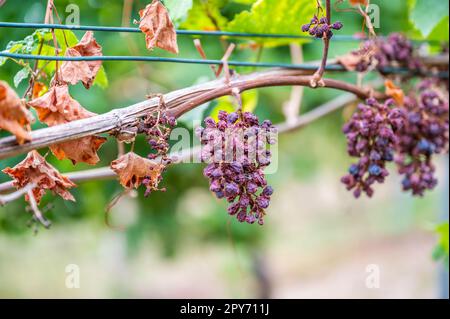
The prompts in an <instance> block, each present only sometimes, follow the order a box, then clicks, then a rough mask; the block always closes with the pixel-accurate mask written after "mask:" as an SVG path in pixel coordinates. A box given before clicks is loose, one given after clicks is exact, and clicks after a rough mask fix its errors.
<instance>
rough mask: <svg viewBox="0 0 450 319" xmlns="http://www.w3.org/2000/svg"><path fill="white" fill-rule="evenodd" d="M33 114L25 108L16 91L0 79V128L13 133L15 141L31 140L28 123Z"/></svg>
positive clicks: (31, 119) (32, 120) (20, 142)
mask: <svg viewBox="0 0 450 319" xmlns="http://www.w3.org/2000/svg"><path fill="white" fill-rule="evenodd" d="M33 122H34V117H33V114H32V113H31V112H30V111H29V110H28V109H27V108H26V106H25V104H24V102H22V100H21V99H20V98H19V96H18V95H17V93H16V92H15V91H14V90H13V89H12V88H11V87H10V86H9V85H8V84H7V83H6V82H4V81H0V129H4V130H7V131H9V132H11V133H12V134H14V135H15V136H16V139H17V143H19V144H23V143H24V142H25V141H30V140H31V135H30V133H29V131H30V124H31V123H33Z"/></svg>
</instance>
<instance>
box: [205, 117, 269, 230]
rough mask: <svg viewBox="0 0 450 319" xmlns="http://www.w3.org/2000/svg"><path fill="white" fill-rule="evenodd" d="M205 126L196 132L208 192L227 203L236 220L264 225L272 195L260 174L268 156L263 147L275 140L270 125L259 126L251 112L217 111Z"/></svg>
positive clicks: (262, 175)
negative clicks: (208, 183)
mask: <svg viewBox="0 0 450 319" xmlns="http://www.w3.org/2000/svg"><path fill="white" fill-rule="evenodd" d="M205 125H206V128H204V129H203V128H202V129H198V130H196V131H197V132H198V134H197V136H200V140H201V144H202V151H201V160H202V161H204V162H207V163H208V165H207V166H206V167H205V169H204V171H203V174H204V175H205V177H207V178H208V179H209V182H210V190H211V191H212V192H213V193H215V194H216V197H218V198H224V199H226V200H227V202H229V203H230V205H229V206H228V214H230V215H233V216H236V219H237V220H238V221H240V222H247V223H249V224H254V223H255V222H256V221H258V224H259V225H262V224H264V221H263V217H264V216H265V209H266V208H267V207H268V206H269V203H270V196H271V195H272V194H273V189H272V187H270V186H267V181H266V178H265V176H264V172H263V170H264V168H265V167H267V166H268V165H269V164H270V157H271V152H270V151H269V150H268V149H267V145H266V144H273V143H274V142H275V141H276V139H274V138H273V136H272V135H273V134H274V133H275V132H276V130H275V128H274V127H273V126H272V122H270V121H268V120H266V121H264V122H262V123H261V125H260V124H259V119H258V118H257V117H256V116H255V115H254V114H252V113H249V112H244V113H241V112H236V113H227V112H225V111H220V112H219V114H218V122H215V121H214V120H213V119H212V118H207V119H205ZM208 130H209V131H208ZM269 141H270V143H269ZM230 143H231V144H230ZM230 146H231V147H230ZM230 150H231V153H232V154H229V151H230ZM237 151H241V154H239V153H238V152H237ZM234 152H236V154H235V153H234ZM238 154H239V156H238ZM228 157H230V158H228Z"/></svg>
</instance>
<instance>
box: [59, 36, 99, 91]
mask: <svg viewBox="0 0 450 319" xmlns="http://www.w3.org/2000/svg"><path fill="white" fill-rule="evenodd" d="M101 55H102V47H101V46H100V45H99V44H98V43H97V41H96V40H95V38H94V34H93V33H92V31H88V32H86V33H85V35H84V36H83V38H82V39H81V41H80V42H79V43H78V44H77V45H75V46H74V47H72V48H69V49H67V51H66V56H67V57H81V56H101ZM101 65H102V61H65V62H64V63H63V64H62V65H61V69H60V72H61V79H62V81H64V82H66V83H70V84H77V83H78V81H81V82H83V85H84V86H85V87H86V89H89V88H90V87H91V86H92V83H93V82H94V79H95V77H96V75H97V73H98V71H99V70H100V67H101Z"/></svg>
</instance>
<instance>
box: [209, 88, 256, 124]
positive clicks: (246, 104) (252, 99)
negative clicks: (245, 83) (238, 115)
mask: <svg viewBox="0 0 450 319" xmlns="http://www.w3.org/2000/svg"><path fill="white" fill-rule="evenodd" d="M241 98H242V111H243V112H253V111H254V110H255V109H256V106H257V105H258V91H257V90H251V91H245V92H243V93H242V94H241ZM235 105H236V101H235V98H234V97H231V96H223V97H221V98H218V99H217V105H216V106H215V107H214V108H213V109H212V110H211V114H210V116H211V117H212V118H213V119H214V120H216V121H217V120H218V117H217V116H218V115H219V111H227V112H228V113H230V112H234V111H236V106H235Z"/></svg>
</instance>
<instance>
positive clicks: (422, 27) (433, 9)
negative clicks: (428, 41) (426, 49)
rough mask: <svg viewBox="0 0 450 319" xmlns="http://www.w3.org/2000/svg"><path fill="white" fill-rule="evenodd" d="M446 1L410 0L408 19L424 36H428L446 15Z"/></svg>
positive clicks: (447, 7) (447, 8)
mask: <svg viewBox="0 0 450 319" xmlns="http://www.w3.org/2000/svg"><path fill="white" fill-rule="evenodd" d="M448 3H449V2H448V1H443V0H410V2H409V10H410V12H409V19H410V20H411V22H412V23H413V24H414V26H415V27H416V28H417V29H418V30H419V31H420V33H421V34H422V35H423V36H424V37H428V36H429V35H430V34H431V32H432V31H433V30H434V28H435V27H436V26H437V25H438V24H439V23H441V21H442V20H443V19H445V18H446V17H448V10H449V6H448Z"/></svg>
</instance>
